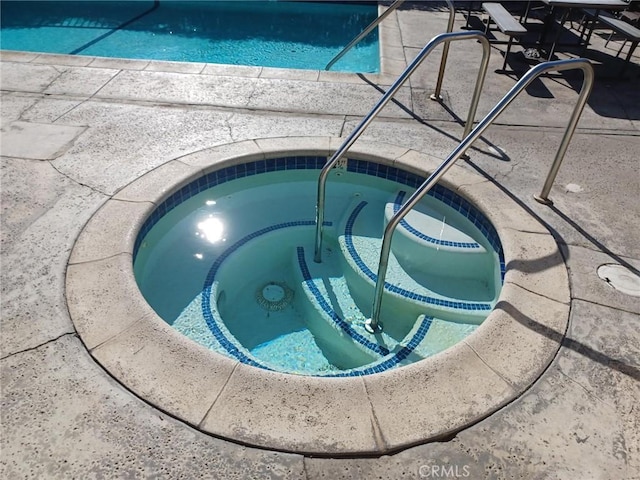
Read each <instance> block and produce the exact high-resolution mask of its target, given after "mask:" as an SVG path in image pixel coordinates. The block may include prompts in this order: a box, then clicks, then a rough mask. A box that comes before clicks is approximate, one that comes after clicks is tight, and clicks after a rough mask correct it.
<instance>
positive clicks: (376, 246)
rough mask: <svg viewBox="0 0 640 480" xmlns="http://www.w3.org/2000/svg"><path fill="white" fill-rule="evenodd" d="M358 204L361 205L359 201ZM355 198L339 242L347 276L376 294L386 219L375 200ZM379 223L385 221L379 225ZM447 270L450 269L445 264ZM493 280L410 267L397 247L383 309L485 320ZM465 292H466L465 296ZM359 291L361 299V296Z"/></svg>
mask: <svg viewBox="0 0 640 480" xmlns="http://www.w3.org/2000/svg"><path fill="white" fill-rule="evenodd" d="M354 205H355V206H354ZM367 207H368V204H367V202H366V201H360V202H354V204H353V205H352V208H350V213H349V214H348V216H347V219H346V222H344V224H343V225H341V226H340V230H339V231H340V232H342V233H341V234H340V235H339V238H338V243H339V245H340V249H341V251H342V254H343V256H344V258H345V260H346V263H347V267H348V268H345V276H346V277H347V281H348V282H349V286H350V289H351V291H352V292H364V293H363V296H365V297H368V298H372V291H373V289H374V288H375V282H376V280H377V271H378V262H379V258H380V250H381V247H382V240H381V236H382V226H381V224H382V223H383V221H382V219H380V220H378V222H379V223H378V222H377V221H376V219H377V218H379V216H380V215H381V214H380V213H379V212H376V210H377V209H376V208H375V205H374V206H372V208H371V209H369V210H367ZM376 224H378V225H380V226H379V227H378V226H376ZM445 272H446V270H445ZM492 291H493V285H492V284H490V283H488V282H483V281H480V280H477V279H470V278H453V277H446V276H444V275H441V274H440V275H438V274H436V273H434V272H430V273H429V274H428V275H420V272H415V271H407V270H406V269H405V268H403V266H402V264H401V263H400V262H399V261H398V259H397V258H396V256H395V254H394V253H393V248H392V251H391V253H390V255H389V264H388V269H387V277H386V281H385V293H384V297H383V305H382V315H383V317H384V316H385V311H386V312H387V313H386V315H390V314H392V313H393V312H394V311H396V310H398V309H409V311H410V313H411V314H412V315H413V317H414V318H415V317H417V316H418V315H420V314H423V313H424V314H427V315H430V316H433V317H436V318H442V319H445V320H450V321H459V322H470V323H480V322H482V320H483V319H484V318H485V317H486V315H487V313H488V312H489V311H491V309H492V308H493V301H494V298H493V293H492ZM460 292H465V293H466V297H463V298H460V297H462V295H460ZM354 296H356V301H358V300H359V299H358V298H357V294H356V295H354Z"/></svg>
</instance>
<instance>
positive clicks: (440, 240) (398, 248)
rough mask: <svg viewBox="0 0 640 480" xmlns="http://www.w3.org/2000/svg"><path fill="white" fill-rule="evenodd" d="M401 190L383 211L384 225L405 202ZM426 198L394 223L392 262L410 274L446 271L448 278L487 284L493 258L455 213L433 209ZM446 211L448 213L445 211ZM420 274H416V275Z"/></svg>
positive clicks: (466, 222)
mask: <svg viewBox="0 0 640 480" xmlns="http://www.w3.org/2000/svg"><path fill="white" fill-rule="evenodd" d="M407 197H408V195H407V193H406V192H405V191H400V192H398V193H397V194H396V195H395V196H394V198H393V199H392V200H391V201H389V202H387V204H386V205H385V209H384V225H385V226H386V225H387V223H388V222H389V220H391V218H392V217H393V216H394V215H395V214H396V213H397V212H398V210H400V207H401V206H402V205H403V204H404V203H405V202H406V200H407ZM425 200H429V197H427V198H425V199H424V200H423V201H421V202H419V203H418V204H417V205H416V206H415V207H414V208H413V209H412V210H410V211H409V212H408V213H407V214H406V215H405V217H404V218H403V219H402V220H401V221H400V223H399V224H398V226H397V228H396V230H395V233H394V235H393V243H392V249H393V253H394V254H395V257H396V259H397V260H398V262H399V263H400V265H402V267H403V268H404V269H405V271H407V272H409V273H411V274H414V273H415V274H417V275H418V276H419V275H420V273H422V274H428V275H432V274H436V275H438V276H442V272H446V273H447V275H448V276H449V277H455V278H456V279H470V280H477V281H481V282H482V281H490V279H491V278H492V276H493V275H494V273H495V272H494V268H495V267H494V265H495V258H494V257H495V255H494V253H493V249H491V252H489V251H487V249H486V248H485V247H484V246H483V245H481V244H480V243H478V242H477V241H476V240H475V238H473V237H472V236H471V235H470V234H472V233H475V235H476V237H480V236H481V235H482V234H481V232H479V231H478V232H473V229H474V228H475V227H473V226H472V225H470V224H469V223H468V221H467V219H466V218H465V217H462V215H461V214H460V213H459V212H456V211H453V210H452V209H447V208H434V207H432V206H431V205H430V204H429V202H428V201H425ZM448 210H450V211H448ZM418 272H420V273H418Z"/></svg>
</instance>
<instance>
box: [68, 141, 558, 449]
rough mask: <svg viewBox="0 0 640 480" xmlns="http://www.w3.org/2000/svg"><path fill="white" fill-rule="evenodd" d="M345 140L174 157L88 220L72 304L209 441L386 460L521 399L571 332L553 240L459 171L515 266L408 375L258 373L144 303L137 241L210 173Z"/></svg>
mask: <svg viewBox="0 0 640 480" xmlns="http://www.w3.org/2000/svg"><path fill="white" fill-rule="evenodd" d="M340 142H341V139H337V138H329V137H322V138H319V137H313V138H312V137H305V138H291V137H288V138H269V139H257V140H251V141H243V142H238V143H233V144H228V145H222V146H218V147H215V148H209V149H205V150H202V151H199V152H196V153H192V154H189V155H186V156H183V157H180V158H177V159H175V160H172V161H170V162H168V163H166V164H164V165H162V166H160V167H158V168H157V169H155V170H153V171H151V172H149V173H147V174H146V175H144V176H142V177H140V178H139V179H138V180H136V181H134V182H133V183H131V184H130V185H128V186H126V187H125V188H123V189H122V190H121V191H119V192H117V193H116V194H115V195H114V196H113V197H112V198H111V199H109V200H108V201H107V202H106V203H105V204H104V206H103V207H102V208H101V209H100V210H98V211H97V212H96V214H95V215H94V216H93V217H92V218H91V220H90V221H89V222H88V223H87V225H86V226H85V228H84V230H83V231H82V232H81V234H80V236H79V237H78V239H77V241H76V243H75V246H74V248H73V251H72V254H71V257H70V260H69V265H68V269H67V279H66V284H67V287H66V288H67V299H68V305H69V310H70V313H71V317H72V319H73V322H74V324H75V327H76V329H77V331H78V333H79V335H80V337H81V338H82V340H83V342H84V343H85V345H86V347H87V348H88V350H89V352H90V353H91V355H92V356H93V358H95V360H96V361H97V362H99V363H100V364H101V365H102V366H103V367H104V368H105V369H106V370H108V371H109V372H110V373H111V375H113V376H114V377H115V378H116V379H118V380H119V381H120V382H121V383H122V384H124V385H125V386H126V387H127V388H129V389H130V390H131V391H133V392H135V393H136V394H137V395H138V396H140V397H141V398H143V399H144V400H146V401H147V402H149V403H150V404H152V405H155V406H156V407H157V408H159V409H161V410H162V411H164V412H167V413H169V414H171V415H173V416H175V417H176V418H179V419H181V420H183V421H185V422H187V423H188V424H190V425H192V426H194V427H196V428H198V429H200V430H202V431H204V432H208V433H210V434H213V435H216V436H220V437H224V438H228V439H232V440H234V441H236V442H240V443H243V444H249V445H254V446H259V447H264V448H269V449H274V450H282V451H290V452H299V453H305V454H313V455H330V456H337V455H353V454H383V453H389V452H392V451H394V450H398V449H401V448H403V447H407V446H411V445H415V444H419V443H423V442H427V441H430V440H437V439H442V438H446V437H447V436H449V435H451V434H453V433H455V432H457V431H459V430H461V429H463V428H465V427H467V426H469V425H471V424H473V423H475V422H478V421H479V420H481V419H483V418H485V417H486V416H488V415H490V414H491V413H493V412H495V411H496V410H497V409H499V408H500V407H502V406H504V405H505V404H507V403H508V402H510V401H512V400H513V399H515V398H517V397H518V396H519V395H521V394H522V393H523V391H524V390H526V389H527V388H528V387H529V386H530V385H531V384H532V383H533V382H534V381H535V380H536V379H537V378H538V377H539V376H540V375H541V374H542V372H543V371H544V370H545V368H546V367H547V366H548V365H549V363H550V362H551V360H552V359H553V357H554V356H555V354H556V352H557V350H558V348H559V346H560V342H561V340H562V338H563V337H564V334H565V331H566V328H567V323H568V318H569V284H568V276H567V271H566V268H565V265H564V261H563V258H562V256H561V255H560V252H559V250H558V247H557V245H556V243H555V242H554V240H553V238H552V236H551V234H550V233H549V232H548V231H547V230H546V229H545V228H544V227H543V226H542V225H541V224H539V223H538V222H537V221H535V220H534V219H533V218H532V217H531V216H529V215H528V214H527V213H526V211H525V210H524V209H523V208H522V207H521V206H519V205H518V204H517V203H516V202H515V201H514V200H512V199H511V198H510V197H509V196H507V195H506V194H505V193H503V192H502V191H501V190H500V189H498V188H497V187H496V186H495V185H493V184H492V183H491V182H489V181H487V180H486V179H484V178H482V177H480V176H478V175H476V174H473V173H470V172H468V171H466V170H464V169H463V168H462V167H459V166H453V167H452V168H451V169H450V170H449V172H447V174H446V175H445V179H446V180H443V181H442V184H443V185H445V186H446V187H448V188H450V189H452V190H454V191H456V192H457V193H458V194H460V195H462V196H464V197H465V198H467V199H468V200H469V201H471V202H472V203H474V204H475V205H476V206H477V207H478V208H479V209H480V210H481V211H482V212H483V213H484V215H486V216H487V218H488V219H489V220H490V221H491V222H492V223H493V224H494V226H495V227H496V229H497V231H498V234H499V236H500V238H501V241H502V244H503V248H504V256H505V262H506V276H505V285H504V287H503V289H502V293H501V295H500V298H499V301H498V303H497V306H496V308H495V310H494V311H493V312H492V313H491V314H490V315H489V317H488V318H487V319H486V320H485V321H484V323H483V324H482V325H481V326H480V327H479V328H478V329H477V330H476V331H475V332H474V333H473V334H472V335H470V336H469V337H467V339H465V340H464V341H462V342H460V343H458V344H456V345H455V346H453V347H451V348H449V349H447V350H445V351H444V352H441V353H439V354H438V355H435V356H433V357H430V358H427V359H425V360H422V361H420V362H417V363H414V364H412V365H409V366H405V367H402V368H398V369H396V370H390V371H387V372H384V373H380V374H375V375H370V376H364V377H351V378H321V377H305V376H297V375H291V374H284V373H277V372H271V371H266V370H261V369H258V368H255V367H251V366H248V365H245V364H242V363H239V362H237V361H235V360H232V359H230V358H227V357H225V356H222V355H220V354H218V353H215V352H213V351H209V350H207V349H205V348H204V347H202V346H200V345H198V344H196V343H195V342H193V341H191V340H190V339H188V338H186V337H184V336H182V335H181V334H179V333H178V332H176V331H175V330H173V328H171V326H169V325H168V324H167V323H165V322H164V321H163V320H162V319H161V318H160V317H158V316H157V314H156V313H155V312H154V311H153V310H152V309H151V307H150V306H149V305H148V304H147V302H146V301H145V300H144V298H143V297H142V295H141V293H140V291H139V290H138V287H137V285H136V282H135V280H134V277H133V265H132V252H133V248H134V242H135V238H136V235H137V233H138V231H139V229H140V227H141V226H142V224H143V222H144V221H145V219H146V218H147V216H148V215H149V214H151V212H152V211H153V209H154V208H155V207H156V205H158V204H159V203H160V202H162V201H163V200H164V199H166V198H167V197H168V196H169V195H171V194H172V193H173V192H175V191H176V190H178V189H179V188H180V187H182V186H184V185H186V184H188V183H189V182H191V181H192V180H194V179H196V178H198V177H200V176H201V175H203V174H206V173H209V172H211V171H214V170H217V169H219V168H223V167H225V166H230V165H234V164H238V163H243V162H247V161H255V160H258V159H265V158H275V157H280V156H293V155H329V154H330V153H331V152H333V151H335V149H336V148H337V147H338V145H339V144H340ZM348 156H349V157H350V158H358V159H367V160H371V161H378V162H381V163H385V164H389V165H394V166H397V167H401V168H404V169H407V170H410V171H413V172H415V173H422V174H424V173H425V172H429V171H432V170H433V169H434V168H435V167H436V166H437V165H438V163H439V160H437V159H435V158H433V157H430V156H428V155H426V154H424V153H420V152H417V151H414V150H410V149H406V148H400V147H396V146H392V145H388V144H380V143H363V144H360V145H359V146H358V145H356V146H354V147H353V149H352V150H351V151H350V153H349V155H348Z"/></svg>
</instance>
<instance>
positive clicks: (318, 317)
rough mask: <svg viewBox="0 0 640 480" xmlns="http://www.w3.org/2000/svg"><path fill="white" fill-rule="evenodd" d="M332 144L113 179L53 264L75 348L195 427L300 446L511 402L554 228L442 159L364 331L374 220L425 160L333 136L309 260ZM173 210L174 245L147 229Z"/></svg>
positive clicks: (558, 312) (323, 449) (560, 280)
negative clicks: (440, 174) (60, 277)
mask: <svg viewBox="0 0 640 480" xmlns="http://www.w3.org/2000/svg"><path fill="white" fill-rule="evenodd" d="M340 143H341V142H340V140H339V139H332V138H328V137H322V138H309V137H305V138H273V139H259V140H255V141H253V140H252V141H244V142H238V143H234V144H230V145H222V146H219V147H215V148H210V149H205V150H202V151H199V152H195V153H192V154H189V155H186V156H183V157H181V158H178V159H175V160H172V161H170V162H167V163H165V164H163V165H162V166H160V167H158V168H157V169H155V170H153V171H150V172H149V173H147V174H146V175H143V176H142V177H140V178H139V179H137V180H136V181H134V182H133V183H131V184H130V185H128V186H126V187H125V188H123V189H122V190H120V191H119V192H117V193H116V194H114V195H113V196H112V197H111V198H110V199H109V200H108V201H107V202H106V203H105V204H104V205H103V206H102V207H101V208H100V209H99V210H98V211H97V212H96V213H95V215H94V216H93V217H92V219H91V220H90V221H89V222H88V223H87V225H86V226H85V228H84V229H83V230H82V232H81V234H80V236H79V237H78V239H77V241H76V243H75V245H74V247H73V251H72V253H71V257H70V259H69V265H68V268H67V292H66V294H67V295H66V299H67V303H68V307H69V312H70V315H71V318H72V321H73V323H74V325H75V328H76V330H77V332H78V334H79V336H80V338H81V339H82V341H83V343H84V344H85V346H86V347H87V349H88V351H89V353H90V354H91V356H92V357H93V358H94V359H95V360H96V361H97V362H98V363H99V364H100V365H102V366H103V367H104V368H105V369H106V370H108V372H109V373H110V375H111V376H112V377H113V378H115V379H117V380H118V381H119V382H121V383H122V384H123V385H125V386H126V387H127V389H128V390H129V391H131V392H133V393H135V394H136V395H138V396H140V397H141V398H143V399H144V400H145V401H146V402H148V403H150V404H151V405H154V406H157V407H158V408H159V410H160V411H161V412H164V413H166V414H170V415H172V416H174V417H175V418H178V419H180V420H182V421H184V422H187V423H188V424H190V425H192V426H194V427H195V428H198V429H200V430H202V431H204V432H207V433H210V434H213V435H216V436H220V437H223V438H229V439H232V440H234V441H237V442H241V443H244V444H249V445H256V446H260V447H262V448H268V449H276V450H282V451H291V452H298V453H309V454H313V455H330V456H335V455H345V454H350V455H353V454H375V455H380V454H383V453H386V452H391V451H395V450H398V449H401V448H403V447H407V446H410V445H415V444H417V443H422V442H427V441H429V440H435V439H439V438H443V437H445V436H447V435H451V434H452V433H454V432H457V431H459V430H461V429H463V428H464V427H465V426H468V425H471V424H473V423H475V422H477V421H479V420H480V419H482V418H484V417H486V416H487V415H490V414H491V413H493V412H494V411H496V410H497V409H499V408H500V407H502V406H503V405H505V404H507V403H508V402H510V401H512V400H513V399H515V398H517V397H518V396H519V395H520V394H521V393H522V392H523V391H524V390H525V389H527V388H528V387H529V386H530V385H531V384H532V383H533V382H534V381H535V380H536V379H537V378H538V377H539V375H540V374H541V373H542V372H543V371H544V369H545V368H546V367H547V366H548V365H549V363H550V362H551V360H552V359H553V357H554V356H555V354H556V352H557V350H558V348H559V346H560V342H561V341H562V338H563V336H564V333H565V330H566V327H567V322H568V314H569V288H568V278H567V272H566V268H565V266H564V262H563V259H562V256H561V255H560V253H559V251H558V248H557V245H556V243H555V241H554V240H553V237H552V236H551V235H550V234H549V232H548V231H547V230H546V228H545V227H544V226H543V225H541V224H540V223H539V222H538V221H536V220H535V219H534V218H533V217H532V216H531V215H530V214H529V213H528V212H527V211H526V210H525V209H524V208H522V206H521V205H519V204H518V203H517V201H515V200H514V198H513V197H510V196H509V195H507V194H505V193H504V192H503V190H501V189H499V188H497V187H496V186H495V185H494V184H493V183H492V182H490V181H488V180H487V179H485V178H483V177H480V176H478V175H475V174H472V173H469V172H468V171H466V170H464V169H463V168H462V167H459V166H453V167H452V168H451V169H450V170H449V171H448V172H447V175H446V176H445V177H444V178H443V179H442V182H441V185H440V187H439V188H437V189H435V190H434V191H433V196H431V197H430V198H427V199H426V200H425V201H424V203H421V204H420V205H419V206H418V208H417V209H416V210H415V211H412V212H411V214H410V215H408V216H407V217H406V218H405V220H406V222H405V223H403V224H402V225H401V226H399V227H398V229H397V230H396V233H395V235H394V240H393V257H392V258H393V265H392V268H391V270H390V273H389V276H388V278H387V280H388V282H389V288H388V289H386V290H385V293H384V298H383V301H382V304H383V308H382V321H383V322H384V330H383V332H382V334H376V335H370V334H367V333H365V331H364V329H363V328H362V322H363V319H364V318H366V317H367V316H368V315H370V313H371V312H370V308H371V307H370V302H371V296H372V293H371V292H372V290H373V278H372V275H375V274H374V273H373V272H375V271H376V268H375V267H376V262H377V261H378V255H379V248H380V246H379V243H380V240H379V238H380V232H381V229H382V228H383V226H384V225H385V222H387V221H388V219H389V217H390V215H392V214H393V212H394V211H395V209H396V208H398V205H399V204H401V203H402V201H403V199H404V198H406V195H408V194H409V193H410V192H411V191H412V189H413V188H415V186H416V184H415V182H416V181H419V179H421V178H424V177H425V176H426V175H427V174H428V173H429V172H430V171H433V169H435V168H436V167H437V165H438V164H439V163H440V162H439V161H438V160H437V159H434V158H432V157H430V156H428V155H426V154H424V153H420V152H417V151H413V150H408V149H406V148H400V147H396V146H392V145H387V144H379V143H378V144H376V143H359V144H358V145H356V146H354V147H352V149H351V150H350V152H349V157H350V159H351V160H350V164H348V165H347V168H346V169H343V170H335V171H334V172H333V173H332V174H331V178H330V180H329V182H328V183H327V195H328V196H327V202H326V205H327V210H326V216H325V219H326V221H327V222H328V223H327V225H325V238H324V242H323V247H324V251H323V255H322V257H323V261H322V263H315V262H314V261H313V252H312V250H313V246H314V245H313V238H314V235H313V228H314V227H313V222H314V218H315V195H314V192H315V187H316V183H315V182H316V178H315V177H316V173H317V172H318V168H319V166H320V164H321V163H324V159H325V158H326V157H327V156H329V155H330V154H331V153H332V152H333V151H335V149H336V148H337V147H338V145H339V144H340ZM293 158H295V159H296V160H292V159H293ZM274 165H275V170H273V171H268V172H267V170H268V169H272V167H273V166H274ZM287 165H288V166H293V165H295V168H287ZM253 166H255V171H254V170H252V169H253V168H254V167H253ZM299 167H302V168H299ZM309 167H311V168H309ZM263 169H264V171H262V170H263ZM250 172H252V173H253V174H252V175H248V173H250ZM290 175H292V176H293V177H296V178H290ZM230 176H231V177H233V178H230ZM361 178H365V179H366V181H365V182H360V180H356V179H361ZM223 179H224V181H223ZM263 180H267V181H263ZM209 182H211V184H209ZM213 184H215V185H213ZM238 185H241V186H242V185H245V186H248V187H250V188H241V189H238V188H236V187H237V186H238ZM209 187H213V188H212V189H211V190H208V189H209ZM212 192H213V193H212ZM239 192H251V193H249V194H246V195H245V194H244V193H239ZM312 192H313V193H312ZM210 195H211V196H210ZM212 202H216V203H212ZM194 205H195V208H193V207H194ZM174 216H175V217H176V218H182V219H183V220H181V221H184V222H186V223H185V224H183V227H178V231H180V232H181V234H180V235H178V236H177V237H176V242H175V243H174V242H173V238H174V237H173V234H172V233H171V229H166V228H165V227H164V226H163V225H164V223H165V220H171V219H172V217H174ZM172 224H174V225H176V226H179V225H180V222H177V221H173V220H172V221H170V222H167V225H172ZM156 232H158V235H156ZM181 235H182V237H183V238H181V239H180V237H181ZM178 239H180V240H179V241H178ZM153 252H156V253H153ZM134 259H135V274H134ZM429 269H432V271H428V270H429ZM427 273H428V274H427ZM136 277H137V280H138V281H139V282H140V283H138V281H137V280H136ZM141 291H142V292H141ZM143 293H144V296H143ZM168 293H171V295H169V294H168ZM145 297H147V298H148V299H149V301H147V299H146V298H145ZM165 299H166V300H167V301H166V302H165ZM176 299H178V300H179V301H177V302H176ZM150 303H151V304H153V308H152V307H151V305H150ZM159 313H160V314H159ZM184 333H188V334H189V336H186V335H185V334H184ZM190 337H191V338H190ZM192 338H193V339H192ZM194 339H195V340H194ZM307 346H310V347H311V348H310V349H309V348H306V347H307ZM336 346H339V348H337V347H336ZM303 347H304V348H303ZM310 351H313V352H314V354H313V355H310V354H309V352H310ZM299 352H303V353H302V354H299ZM292 373H293V374H292ZM159 414H160V413H159Z"/></svg>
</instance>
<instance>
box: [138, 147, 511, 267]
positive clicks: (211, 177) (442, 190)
mask: <svg viewBox="0 0 640 480" xmlns="http://www.w3.org/2000/svg"><path fill="white" fill-rule="evenodd" d="M326 161H327V158H326V157H322V156H293V157H281V158H270V159H267V160H257V161H255V162H247V163H244V164H241V165H234V166H231V167H225V168H222V169H220V170H216V171H215V172H211V173H209V174H207V175H204V176H202V177H200V178H198V179H197V180H194V181H193V182H191V183H189V184H188V185H185V186H184V187H182V188H181V189H179V190H178V191H176V192H175V193H173V194H172V195H170V196H169V197H168V198H167V199H165V200H164V201H163V202H162V203H161V204H160V205H158V207H157V208H156V209H155V210H154V211H153V213H152V214H151V215H150V216H149V218H147V220H146V221H145V222H144V224H143V225H142V228H141V229H140V232H138V236H137V237H136V241H135V244H134V249H133V258H135V257H136V255H137V253H138V250H139V248H140V245H141V244H142V241H143V240H144V238H145V237H146V235H147V234H148V233H149V231H150V230H151V229H152V228H153V226H154V225H155V224H156V223H158V220H160V218H162V217H163V216H164V215H166V214H167V213H168V212H170V211H171V210H173V209H174V208H175V207H176V206H178V205H179V204H180V203H182V202H184V201H186V200H188V199H189V198H191V197H192V196H194V195H197V194H198V193H200V192H202V191H204V190H207V189H208V188H211V187H214V186H216V185H219V184H222V183H225V182H228V181H231V180H235V179H237V178H242V177H248V176H251V175H257V174H260V173H266V172H274V171H281V170H301V169H316V170H319V169H321V168H322V167H323V166H324V164H325V163H326ZM347 171H349V172H357V173H361V174H365V175H371V176H374V177H379V178H384V179H387V180H391V181H394V182H398V183H401V184H403V185H407V186H408V187H412V188H417V187H419V186H420V185H422V183H423V182H424V181H425V180H426V178H425V177H423V176H421V175H417V174H415V173H411V172H407V171H405V170H401V169H399V168H397V167H391V166H388V165H383V164H380V163H374V162H369V161H366V160H353V159H349V160H347ZM427 195H431V196H433V197H434V198H436V199H438V200H440V201H442V202H444V203H445V204H447V205H449V206H450V207H452V208H454V209H456V210H458V211H459V212H460V213H462V214H463V215H465V216H466V217H467V218H468V219H469V220H470V221H471V222H472V223H473V224H474V225H475V226H476V227H478V229H479V230H480V231H481V232H482V234H483V235H484V236H485V237H486V238H487V240H489V243H490V244H491V246H492V247H493V249H494V250H495V252H496V253H497V254H498V256H499V257H500V268H501V273H502V278H503V279H504V272H505V262H504V256H503V252H502V245H501V243H500V238H499V237H498V234H497V232H496V229H495V227H494V226H493V225H492V224H491V222H489V221H488V220H487V219H486V217H485V216H484V215H483V214H482V213H481V212H480V211H479V210H478V209H477V208H475V207H474V206H473V205H472V204H471V203H469V202H468V201H467V200H465V199H464V198H462V197H460V196H459V195H457V194H456V193H454V192H452V191H451V190H449V189H447V188H446V187H443V186H442V185H435V186H434V187H433V188H432V189H431V190H430V191H429V192H428V193H427Z"/></svg>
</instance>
